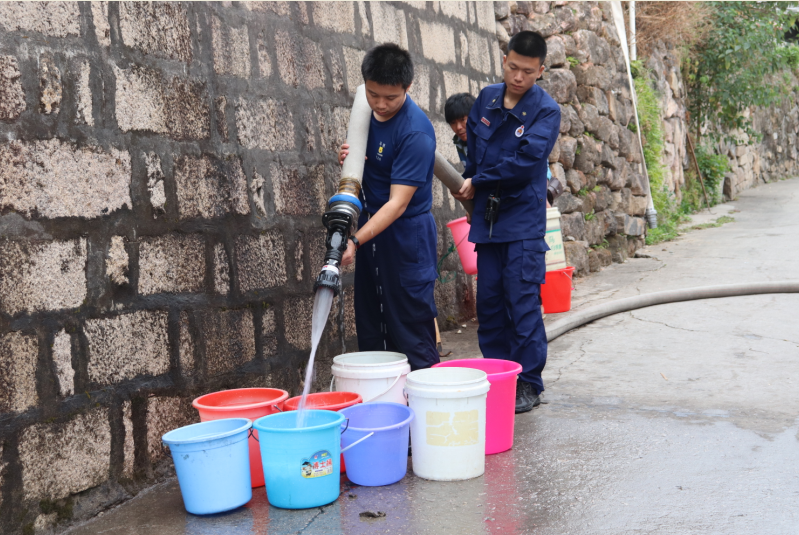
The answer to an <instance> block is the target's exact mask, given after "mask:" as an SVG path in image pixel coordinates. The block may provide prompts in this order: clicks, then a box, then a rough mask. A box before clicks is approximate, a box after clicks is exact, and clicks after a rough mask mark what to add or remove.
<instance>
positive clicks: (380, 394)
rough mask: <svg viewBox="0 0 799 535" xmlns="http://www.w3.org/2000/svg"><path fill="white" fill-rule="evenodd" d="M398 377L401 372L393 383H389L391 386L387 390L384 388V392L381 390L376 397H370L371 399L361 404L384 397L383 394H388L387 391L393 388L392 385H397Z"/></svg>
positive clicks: (400, 375)
mask: <svg viewBox="0 0 799 535" xmlns="http://www.w3.org/2000/svg"><path fill="white" fill-rule="evenodd" d="M400 377H402V372H400V374H399V375H398V376H397V377H396V378H395V379H394V382H393V383H391V386H389V387H388V388H386V389H385V390H383V391H382V392H380V393H379V394H378V395H376V396H372V397H371V399H365V400H363V402H364V403H369V402H370V401H374V400H376V399H377V398H379V397H380V396H382V395H384V394H386V393H388V391H389V390H391V389H392V388H394V385H395V384H397V381H399V380H400Z"/></svg>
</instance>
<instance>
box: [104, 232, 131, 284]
mask: <svg viewBox="0 0 799 535" xmlns="http://www.w3.org/2000/svg"><path fill="white" fill-rule="evenodd" d="M129 260H130V259H129V258H128V253H127V251H126V250H125V241H124V239H123V238H122V236H112V237H111V246H110V247H109V248H108V256H107V257H106V259H105V274H106V275H108V277H109V278H110V279H111V282H113V283H114V284H120V285H121V284H127V283H128V282H129V280H128V276H127V275H126V273H127V272H128V268H129V265H128V263H129Z"/></svg>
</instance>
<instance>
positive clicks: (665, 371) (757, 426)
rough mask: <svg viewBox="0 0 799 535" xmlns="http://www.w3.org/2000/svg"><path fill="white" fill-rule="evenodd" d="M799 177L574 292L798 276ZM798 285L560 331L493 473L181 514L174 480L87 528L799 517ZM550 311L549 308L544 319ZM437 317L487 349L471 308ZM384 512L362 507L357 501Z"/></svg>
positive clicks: (284, 528)
mask: <svg viewBox="0 0 799 535" xmlns="http://www.w3.org/2000/svg"><path fill="white" fill-rule="evenodd" d="M797 208H799V180H788V181H782V182H778V183H774V184H769V185H765V186H761V187H759V188H757V189H755V190H750V191H747V192H745V193H743V194H741V196H740V198H739V199H738V200H736V201H735V202H734V203H731V204H726V205H721V206H718V207H715V208H714V209H713V213H712V214H708V213H707V212H705V213H704V214H700V215H698V216H697V217H695V218H694V220H695V221H694V223H692V225H696V224H697V223H702V222H708V221H712V220H714V219H716V218H718V217H719V216H722V215H730V216H732V217H734V219H735V221H734V222H732V223H727V224H725V225H723V226H721V227H718V228H706V229H702V230H689V231H687V232H686V234H684V235H683V236H681V237H680V238H678V239H677V240H675V241H673V242H670V243H667V244H661V245H657V246H652V247H649V248H647V249H645V250H643V251H641V252H640V253H641V255H646V256H648V257H649V258H635V259H630V260H628V261H627V262H626V263H624V264H615V265H613V266H611V267H609V268H606V269H605V270H603V271H602V272H600V273H597V274H594V275H592V276H590V277H587V278H583V279H578V280H577V281H576V290H575V293H574V303H573V304H574V309H575V310H579V309H582V308H585V307H587V306H590V305H593V304H597V303H600V302H604V301H608V300H613V299H619V298H622V297H628V296H632V295H637V294H643V293H649V292H654V291H660V290H667V289H678V288H688V287H694V286H704V285H713V284H724V283H737V282H756V281H777V280H787V279H793V280H796V279H799V237H797V236H799V210H797ZM798 316H799V295H796V294H792V295H764V296H750V297H739V298H727V299H715V300H704V301H693V302H686V303H679V304H671V305H661V306H657V307H650V308H646V309H640V310H636V311H632V312H629V313H624V314H619V315H616V316H612V317H609V318H605V319H603V320H599V321H597V322H594V323H592V324H589V325H587V326H585V327H583V328H580V329H578V330H575V331H573V332H571V333H568V334H566V335H563V336H562V337H560V338H558V339H557V340H555V341H554V342H553V343H552V344H550V348H549V361H548V364H547V368H546V370H545V371H544V381H545V384H546V388H547V390H546V393H545V396H544V397H545V399H546V400H547V401H548V404H546V405H542V406H541V407H540V408H538V409H536V410H534V411H532V412H530V413H527V414H523V415H519V416H517V418H516V435H515V445H514V448H513V449H512V450H511V451H508V452H506V453H502V454H498V455H492V456H489V457H488V458H487V460H486V473H485V475H484V476H482V477H479V478H476V479H473V480H470V481H464V482H457V483H441V482H431V481H426V480H423V479H420V478H417V477H415V476H413V475H412V472H411V471H410V469H409V475H408V476H406V478H405V479H404V480H402V481H401V482H400V483H397V484H395V485H391V486H388V487H378V488H368V487H352V486H351V485H350V484H348V483H347V482H346V480H343V482H342V495H341V497H340V498H339V500H338V501H337V502H335V503H333V504H331V505H329V506H326V507H323V508H317V509H311V510H306V511H287V510H281V509H277V508H274V507H271V506H270V505H269V504H268V502H267V500H266V496H265V493H264V491H263V489H255V497H254V499H253V501H252V502H250V503H249V504H248V505H247V506H245V507H243V508H240V509H239V510H237V511H234V512H231V513H228V514H224V515H216V516H214V517H202V518H201V517H196V516H193V515H190V514H187V513H186V512H185V511H184V510H183V507H182V501H181V498H180V494H179V491H178V486H177V483H176V482H174V481H172V482H167V483H165V484H162V485H160V486H158V487H155V488H153V489H151V490H150V491H148V492H146V493H143V494H142V495H140V496H139V497H137V498H136V499H134V500H132V501H131V502H129V503H127V504H125V505H123V506H121V507H119V508H117V509H115V510H113V511H110V512H107V513H105V514H104V515H102V516H101V517H98V518H97V519H95V520H93V521H92V522H90V523H87V524H86V525H83V526H79V527H77V528H75V529H73V530H72V531H70V533H72V534H75V535H78V534H81V535H82V534H89V533H91V534H100V533H101V534H114V535H117V534H119V535H121V534H136V535H146V534H160V535H170V534H175V535H178V534H181V535H182V534H192V535H201V534H202V535H204V534H216V533H220V534H221V533H253V534H261V533H263V534H267V533H268V534H284V533H285V534H289V533H303V534H335V533H345V534H372V533H431V534H432V533H436V534H438V533H468V534H472V533H474V534H478V533H485V534H507V535H513V534H542V535H544V534H552V535H555V534H557V535H561V534H621V533H624V534H684V533H701V534H717V533H718V534H753V535H754V534H757V535H765V534H797V533H799V393H797V389H799V321H798V320H797V317H798ZM553 319H556V318H554V317H552V316H550V317H548V318H547V321H551V320H553ZM461 331H462V332H461V333H460V334H457V333H456V332H454V331H450V332H447V333H443V337H444V346H445V349H450V350H452V351H453V355H452V358H466V357H479V356H480V353H479V348H478V346H477V339H476V324H475V323H473V322H469V323H467V324H466V327H463V328H462V329H461ZM365 511H382V512H385V513H386V516H385V517H383V518H378V519H363V518H361V516H360V513H362V512H365Z"/></svg>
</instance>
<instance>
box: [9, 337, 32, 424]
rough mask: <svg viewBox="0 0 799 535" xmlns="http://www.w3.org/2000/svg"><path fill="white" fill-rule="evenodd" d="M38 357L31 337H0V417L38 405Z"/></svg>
mask: <svg viewBox="0 0 799 535" xmlns="http://www.w3.org/2000/svg"><path fill="white" fill-rule="evenodd" d="M38 356H39V344H38V343H37V340H36V337H35V336H31V335H27V334H23V333H20V332H10V333H8V334H5V335H0V387H2V388H0V414H1V413H8V412H23V411H26V410H28V409H29V408H32V407H34V406H35V405H36V404H37V403H38V401H39V398H38V395H37V394H36V360H37V358H38Z"/></svg>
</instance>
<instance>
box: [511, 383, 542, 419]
mask: <svg viewBox="0 0 799 535" xmlns="http://www.w3.org/2000/svg"><path fill="white" fill-rule="evenodd" d="M540 404H541V397H540V396H539V395H538V394H536V393H535V391H534V390H533V385H531V384H530V383H527V382H525V381H522V380H521V379H519V380H518V381H516V414H520V413H522V412H528V411H531V410H533V407H538V406H539V405H540Z"/></svg>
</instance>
